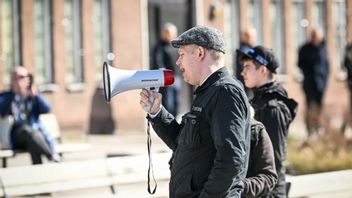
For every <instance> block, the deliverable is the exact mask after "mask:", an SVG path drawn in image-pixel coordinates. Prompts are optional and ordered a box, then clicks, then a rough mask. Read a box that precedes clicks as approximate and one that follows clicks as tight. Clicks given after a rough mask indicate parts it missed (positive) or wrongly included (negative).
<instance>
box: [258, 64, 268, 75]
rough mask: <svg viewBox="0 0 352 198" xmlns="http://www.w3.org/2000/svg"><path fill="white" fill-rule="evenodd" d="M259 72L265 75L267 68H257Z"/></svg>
mask: <svg viewBox="0 0 352 198" xmlns="http://www.w3.org/2000/svg"><path fill="white" fill-rule="evenodd" d="M259 71H260V73H262V74H267V73H268V68H267V67H266V66H264V65H262V66H260V67H259Z"/></svg>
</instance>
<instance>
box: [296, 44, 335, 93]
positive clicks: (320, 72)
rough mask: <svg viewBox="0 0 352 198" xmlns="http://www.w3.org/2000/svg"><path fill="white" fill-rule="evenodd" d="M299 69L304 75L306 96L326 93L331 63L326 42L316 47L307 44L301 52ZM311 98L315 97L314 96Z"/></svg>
mask: <svg viewBox="0 0 352 198" xmlns="http://www.w3.org/2000/svg"><path fill="white" fill-rule="evenodd" d="M298 67H299V68H300V69H301V70H302V72H303V75H304V80H303V89H304V91H305V93H306V94H308V95H311V94H312V93H313V94H315V93H316V92H318V93H324V91H325V88H326V85H327V80H328V76H329V61H328V54H327V50H326V45H325V42H322V43H321V44H320V45H318V46H316V45H314V44H312V43H306V44H305V45H303V46H302V47H301V48H300V50H299V56H298ZM311 97H315V96H314V95H312V96H311Z"/></svg>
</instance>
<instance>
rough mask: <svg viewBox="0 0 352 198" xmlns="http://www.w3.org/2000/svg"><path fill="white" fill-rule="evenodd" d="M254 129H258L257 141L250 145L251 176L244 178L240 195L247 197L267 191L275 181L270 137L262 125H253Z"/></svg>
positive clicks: (250, 197) (275, 174) (263, 193)
mask: <svg viewBox="0 0 352 198" xmlns="http://www.w3.org/2000/svg"><path fill="white" fill-rule="evenodd" d="M252 130H253V129H252ZM254 130H259V133H258V142H256V144H255V145H254V146H253V147H251V155H252V156H250V164H252V165H253V168H252V171H253V172H252V173H251V175H252V176H251V177H248V178H246V179H245V180H244V191H243V192H242V197H248V198H252V197H253V198H254V197H259V196H260V195H265V194H267V193H269V192H270V191H271V190H272V189H273V188H274V187H275V185H276V182H277V173H276V169H275V161H274V160H275V159H274V151H273V146H272V143H271V140H270V137H269V135H268V134H267V132H266V130H265V128H264V126H261V127H258V128H257V127H254ZM251 141H252V140H251ZM251 145H253V144H251Z"/></svg>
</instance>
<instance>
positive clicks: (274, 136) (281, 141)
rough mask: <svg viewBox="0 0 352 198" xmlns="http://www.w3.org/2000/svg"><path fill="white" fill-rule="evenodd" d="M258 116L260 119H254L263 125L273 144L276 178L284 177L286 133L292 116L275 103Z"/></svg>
mask: <svg viewBox="0 0 352 198" xmlns="http://www.w3.org/2000/svg"><path fill="white" fill-rule="evenodd" d="M259 116H260V118H257V115H256V119H257V120H261V122H262V123H263V124H264V126H265V128H266V131H267V132H268V135H269V137H270V140H271V142H272V144H273V149H274V156H275V166H276V172H277V174H278V177H279V178H280V177H284V175H285V169H284V166H283V163H284V161H285V160H286V145H287V135H288V134H287V133H288V127H289V124H290V122H291V121H292V115H291V113H290V112H289V110H288V109H287V108H286V106H285V105H284V104H281V103H276V105H275V106H274V105H271V106H269V108H266V109H265V111H263V112H261V113H260V114H259ZM278 182H282V181H278Z"/></svg>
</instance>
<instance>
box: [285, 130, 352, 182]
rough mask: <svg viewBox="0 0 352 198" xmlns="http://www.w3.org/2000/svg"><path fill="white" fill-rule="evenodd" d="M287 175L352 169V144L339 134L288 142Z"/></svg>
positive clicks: (291, 139)
mask: <svg viewBox="0 0 352 198" xmlns="http://www.w3.org/2000/svg"><path fill="white" fill-rule="evenodd" d="M287 162H288V163H287V173H288V174H292V175H301V174H310V173H318V172H327V171H336V170H344V169H352V142H351V141H350V140H347V139H346V138H344V137H342V136H341V135H339V133H334V134H326V135H323V136H320V137H316V138H314V139H310V140H309V141H300V140H297V139H294V138H292V137H290V138H289V142H288V153H287Z"/></svg>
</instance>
